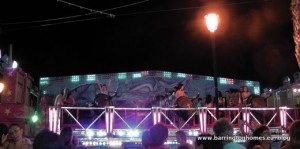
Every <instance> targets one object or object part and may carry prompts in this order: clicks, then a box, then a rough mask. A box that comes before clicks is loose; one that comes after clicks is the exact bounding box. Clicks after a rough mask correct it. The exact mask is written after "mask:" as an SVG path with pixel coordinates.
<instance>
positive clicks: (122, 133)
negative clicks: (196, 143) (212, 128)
mask: <svg viewBox="0 0 300 149" xmlns="http://www.w3.org/2000/svg"><path fill="white" fill-rule="evenodd" d="M80 134H81V135H85V136H86V137H88V138H92V137H105V136H106V135H107V133H106V131H105V130H97V131H94V130H86V131H82V132H81V133H80ZM113 134H114V135H116V136H119V137H130V138H134V137H139V136H140V135H141V131H140V130H138V129H131V130H117V131H114V132H113ZM187 134H188V136H198V135H199V131H198V130H189V131H188V133H187Z"/></svg>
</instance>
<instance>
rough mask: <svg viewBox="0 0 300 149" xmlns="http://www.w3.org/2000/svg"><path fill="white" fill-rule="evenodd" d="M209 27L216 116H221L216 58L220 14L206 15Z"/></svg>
mask: <svg viewBox="0 0 300 149" xmlns="http://www.w3.org/2000/svg"><path fill="white" fill-rule="evenodd" d="M205 21H206V26H207V29H208V30H209V31H210V33H211V34H210V35H211V48H212V59H213V70H214V87H215V104H216V116H217V119H218V118H219V103H218V100H219V91H218V78H217V74H218V71H217V59H216V44H215V34H214V32H215V31H216V30H217V28H218V23H219V16H218V15H217V14H215V13H210V14H207V15H206V16H205Z"/></svg>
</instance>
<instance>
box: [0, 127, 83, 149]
mask: <svg viewBox="0 0 300 149" xmlns="http://www.w3.org/2000/svg"><path fill="white" fill-rule="evenodd" d="M23 131H24V130H23V128H21V126H20V125H18V124H11V125H10V126H7V125H5V124H3V123H0V137H1V142H0V149H80V148H82V147H80V146H79V140H78V139H77V137H76V136H74V135H73V130H72V128H71V127H64V128H63V129H62V130H61V132H60V135H58V134H57V133H54V132H52V131H49V130H48V129H44V130H42V131H40V132H39V133H38V134H37V135H36V136H35V138H34V141H33V142H32V141H31V140H30V139H28V138H26V137H24V134H23Z"/></svg>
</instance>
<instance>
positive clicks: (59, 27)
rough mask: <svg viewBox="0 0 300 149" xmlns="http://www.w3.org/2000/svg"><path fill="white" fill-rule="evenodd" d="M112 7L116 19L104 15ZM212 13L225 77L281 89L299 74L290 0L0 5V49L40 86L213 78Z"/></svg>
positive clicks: (49, 0)
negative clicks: (119, 76)
mask: <svg viewBox="0 0 300 149" xmlns="http://www.w3.org/2000/svg"><path fill="white" fill-rule="evenodd" d="M66 3H69V4H66ZM72 4H74V5H72ZM134 4H135V5H134ZM75 5H76V6H82V7H81V8H79V7H76V6H75ZM118 7H122V8H118ZM117 8H118V9H117ZM87 9H88V10H87ZM108 9H111V10H109V11H105V13H110V14H114V15H115V17H113V18H111V17H109V16H108V15H106V14H100V11H103V10H108ZM208 12H216V13H218V14H219V17H220V24H219V27H218V29H217V31H216V33H215V37H216V51H217V63H218V65H217V67H218V76H219V77H227V78H233V79H241V80H254V81H259V82H260V83H261V87H262V88H264V87H273V88H278V87H279V86H280V85H281V82H282V78H283V77H284V76H290V77H291V78H292V75H293V73H295V72H297V71H299V67H298V65H297V62H296V58H295V56H294V52H295V51H294V41H293V26H292V23H293V22H292V15H291V11H290V0H149V1H137V0H126V1H124V0H100V1H99V0H89V1H83V0H66V1H56V0H27V1H19V0H9V1H1V2H0V28H1V30H0V48H1V49H2V50H3V51H4V53H6V54H8V51H9V44H12V45H13V58H14V59H15V60H17V61H18V62H19V66H20V67H21V68H22V69H23V70H24V71H25V72H27V73H29V74H31V75H32V76H33V77H34V79H35V83H36V84H37V83H38V78H39V77H52V76H69V75H85V74H101V73H116V72H130V71H143V70H162V71H172V72H182V73H189V74H198V75H211V76H212V75H213V67H212V50H211V38H210V33H209V32H208V30H207V28H206V26H205V22H204V21H205V20H204V16H205V14H207V13H208ZM90 13H93V14H90ZM71 16H72V17H71Z"/></svg>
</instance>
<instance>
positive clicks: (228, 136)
mask: <svg viewBox="0 0 300 149" xmlns="http://www.w3.org/2000/svg"><path fill="white" fill-rule="evenodd" d="M288 134H289V135H288V137H289V138H288V139H287V137H286V140H274V139H273V140H272V139H268V138H269V137H271V131H270V128H269V127H268V126H266V125H260V126H258V127H256V128H255V129H253V131H252V132H251V134H249V136H253V137H256V138H260V139H249V140H246V143H243V144H240V143H236V142H235V141H234V140H233V136H234V129H233V126H232V124H231V122H230V121H229V120H227V119H225V118H220V119H219V120H217V121H216V122H215V123H214V125H213V134H208V133H203V134H200V135H199V136H197V137H196V138H195V139H194V141H192V142H193V143H191V142H188V141H187V135H186V133H185V132H184V131H182V130H179V131H177V132H176V134H175V136H176V140H177V142H178V145H177V149H194V148H195V149H246V148H247V149H299V148H300V121H299V120H296V121H294V122H293V123H292V124H291V126H290V127H289V129H288ZM0 137H1V142H0V149H80V148H84V147H80V145H79V141H78V138H77V137H76V136H74V135H73V130H72V128H71V127H64V128H62V130H61V132H60V135H58V134H57V133H54V132H51V131H49V130H48V129H44V130H42V131H40V132H39V133H38V134H37V135H36V136H35V138H34V141H33V143H32V142H31V140H30V139H28V138H26V137H24V135H23V128H21V127H20V126H19V125H18V124H11V125H10V126H9V127H8V126H6V125H5V124H3V123H0ZM168 137H169V130H168V128H167V127H166V125H165V124H162V123H157V124H155V125H154V126H152V127H151V128H150V129H149V130H147V131H144V132H143V133H142V146H143V148H145V149H169V147H168V146H167V145H165V142H166V141H167V140H168ZM208 138H210V139H208ZM221 138H222V139H221Z"/></svg>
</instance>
